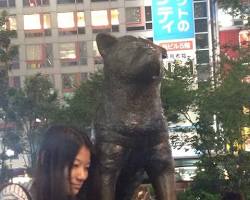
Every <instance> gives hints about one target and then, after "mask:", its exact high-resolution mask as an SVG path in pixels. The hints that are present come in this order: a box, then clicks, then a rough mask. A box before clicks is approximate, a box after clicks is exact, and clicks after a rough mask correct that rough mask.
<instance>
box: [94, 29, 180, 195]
mask: <svg viewBox="0 0 250 200" xmlns="http://www.w3.org/2000/svg"><path fill="white" fill-rule="evenodd" d="M96 42H97V46H98V49H99V52H100V54H101V55H102V57H103V60H104V76H105V78H104V90H105V91H104V94H105V95H104V99H103V105H102V106H101V109H100V110H99V112H98V115H97V119H96V123H95V131H96V147H97V161H98V163H97V172H96V176H95V181H94V184H96V186H98V187H97V189H96V192H95V194H94V195H91V196H92V197H91V199H98V200H125V199H131V194H132V193H133V190H134V189H135V188H136V187H137V186H138V183H139V181H140V180H141V179H142V178H143V174H144V172H146V173H147V175H148V177H149V180H150V182H151V183H152V185H153V187H154V189H155V193H156V198H157V199H158V200H175V180H174V167H173V159H172V155H171V148H170V145H169V141H168V140H169V136H168V132H167V125H166V119H165V118H164V116H163V109H162V105H161V99H160V81H161V56H162V54H165V53H166V52H165V51H164V50H163V49H162V48H161V47H159V46H157V45H155V44H153V43H152V42H150V41H148V40H145V39H142V38H136V37H133V36H123V37H120V38H116V37H113V36H111V35H109V34H104V33H101V34H98V35H97V38H96ZM97 174H98V175H97Z"/></svg>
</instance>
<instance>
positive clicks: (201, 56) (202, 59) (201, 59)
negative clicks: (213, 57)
mask: <svg viewBox="0 0 250 200" xmlns="http://www.w3.org/2000/svg"><path fill="white" fill-rule="evenodd" d="M196 58H197V63H198V64H203V63H209V51H208V50H198V51H196Z"/></svg>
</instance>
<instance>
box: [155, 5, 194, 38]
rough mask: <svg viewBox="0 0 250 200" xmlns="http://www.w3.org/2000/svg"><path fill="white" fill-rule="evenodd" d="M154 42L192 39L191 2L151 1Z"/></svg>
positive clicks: (192, 19)
mask: <svg viewBox="0 0 250 200" xmlns="http://www.w3.org/2000/svg"><path fill="white" fill-rule="evenodd" d="M152 16H153V33H154V41H161V40H173V39H185V38H193V37H194V17H193V0H176V1H172V0H153V1H152Z"/></svg>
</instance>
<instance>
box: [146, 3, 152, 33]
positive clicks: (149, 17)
mask: <svg viewBox="0 0 250 200" xmlns="http://www.w3.org/2000/svg"><path fill="white" fill-rule="evenodd" d="M145 19H146V29H152V13H151V6H146V7H145Z"/></svg>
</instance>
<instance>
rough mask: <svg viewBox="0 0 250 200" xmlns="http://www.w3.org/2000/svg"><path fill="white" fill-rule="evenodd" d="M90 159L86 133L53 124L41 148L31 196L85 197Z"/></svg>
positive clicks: (51, 199)
mask: <svg viewBox="0 0 250 200" xmlns="http://www.w3.org/2000/svg"><path fill="white" fill-rule="evenodd" d="M90 159H91V142H90V140H89V139H88V137H87V135H86V134H84V133H82V132H80V131H79V130H77V129H75V128H69V127H66V126H62V125H57V126H52V127H50V128H49V129H48V131H47V132H46V134H45V135H44V140H43V142H42V144H41V147H40V151H39V155H38V162H37V170H36V174H35V177H34V184H33V187H32V196H33V198H32V199H34V200H73V199H74V200H75V199H81V200H83V199H84V188H85V186H86V179H87V177H88V170H89V167H90Z"/></svg>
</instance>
